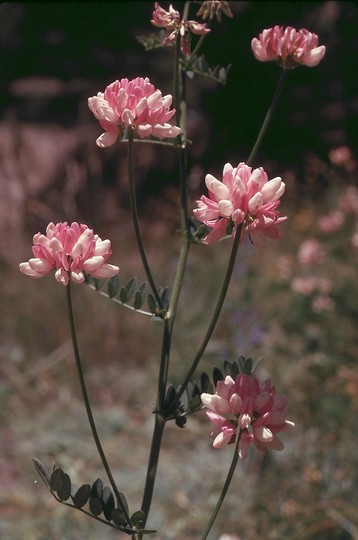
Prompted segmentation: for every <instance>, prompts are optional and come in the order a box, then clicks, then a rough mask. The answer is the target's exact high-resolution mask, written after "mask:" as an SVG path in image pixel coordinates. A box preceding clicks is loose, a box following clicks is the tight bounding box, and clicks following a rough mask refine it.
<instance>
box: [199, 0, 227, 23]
mask: <svg viewBox="0 0 358 540" xmlns="http://www.w3.org/2000/svg"><path fill="white" fill-rule="evenodd" d="M221 13H224V15H226V16H227V17H233V14H232V11H231V9H230V6H229V4H228V2H226V1H225V0H205V1H204V2H203V3H202V4H201V6H200V8H199V11H198V13H197V14H196V15H197V17H202V18H203V19H209V20H211V19H213V18H214V17H216V19H217V20H218V22H219V23H220V22H221Z"/></svg>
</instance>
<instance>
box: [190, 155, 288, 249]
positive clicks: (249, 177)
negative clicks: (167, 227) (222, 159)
mask: <svg viewBox="0 0 358 540" xmlns="http://www.w3.org/2000/svg"><path fill="white" fill-rule="evenodd" d="M205 183H206V187H207V188H208V190H209V197H206V196H205V195H202V197H201V198H200V200H198V201H197V204H198V207H197V208H195V209H194V211H193V213H194V216H195V217H196V219H197V220H198V221H200V222H202V223H205V225H207V226H208V227H211V229H212V230H211V231H210V232H209V234H208V235H207V236H206V238H204V243H206V244H213V243H214V242H217V241H218V240H220V239H221V238H223V237H225V236H226V235H227V234H228V232H229V231H230V230H231V229H232V233H233V234H235V232H236V229H237V227H238V226H239V225H240V224H243V225H244V229H246V230H247V231H248V233H249V236H250V239H251V241H252V242H253V243H254V244H258V245H263V244H264V241H265V237H270V238H275V239H276V238H279V237H280V235H281V231H280V230H279V228H278V227H277V225H278V224H279V223H281V222H282V221H284V220H285V219H286V216H281V217H280V214H279V212H278V211H277V207H278V206H279V204H280V201H279V199H280V197H281V195H282V194H283V193H284V191H285V184H284V183H283V182H282V180H281V178H280V177H276V178H273V179H272V180H270V181H268V177H267V174H266V172H265V171H264V169H263V168H262V167H260V168H259V169H254V170H253V169H252V168H251V167H249V166H248V165H246V164H245V163H239V165H238V166H237V167H232V165H230V163H226V165H225V166H224V170H223V180H222V182H221V181H220V180H217V179H216V178H215V177H214V176H213V175H211V174H207V175H206V177H205ZM243 232H244V230H243Z"/></svg>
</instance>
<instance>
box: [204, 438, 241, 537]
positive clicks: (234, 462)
mask: <svg viewBox="0 0 358 540" xmlns="http://www.w3.org/2000/svg"><path fill="white" fill-rule="evenodd" d="M239 440H240V435H239V436H238V438H237V442H236V444H235V451H234V456H233V458H232V462H231V465H230V469H229V472H228V473H227V477H226V480H225V483H224V485H223V488H222V490H221V493H220V497H219V499H218V502H217V503H216V506H215V508H214V511H213V513H212V515H211V517H210V520H209V523H208V525H207V527H206V529H205V532H204V533H203V535H202V537H201V539H200V540H206V538H207V537H208V534H209V532H210V530H211V527H212V526H213V524H214V521H215V519H216V517H217V515H218V513H219V511H220V508H221V506H222V504H223V502H224V499H225V496H226V493H227V491H228V489H229V487H230V484H231V480H232V477H233V475H234V472H235V468H236V465H237V462H238V459H239V454H238V447H239Z"/></svg>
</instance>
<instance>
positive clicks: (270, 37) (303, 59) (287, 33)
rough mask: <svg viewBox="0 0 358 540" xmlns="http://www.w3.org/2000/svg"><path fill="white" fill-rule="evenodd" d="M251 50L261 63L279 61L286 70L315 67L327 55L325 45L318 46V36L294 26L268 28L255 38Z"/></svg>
mask: <svg viewBox="0 0 358 540" xmlns="http://www.w3.org/2000/svg"><path fill="white" fill-rule="evenodd" d="M251 48H252V52H253V53H254V56H255V58H256V59H257V60H259V61H260V62H270V61H277V62H279V64H280V65H281V67H283V68H284V69H292V68H294V67H296V66H298V65H303V66H308V67H314V66H317V64H319V63H320V61H321V60H322V58H323V57H324V55H325V53H326V47H325V46H324V45H320V46H319V45H318V36H317V35H316V34H314V33H312V32H309V31H308V30H306V29H305V28H302V29H301V30H296V29H295V28H292V26H287V27H286V28H284V27H283V26H274V27H273V28H267V29H265V30H263V32H262V33H261V34H260V35H259V37H258V38H253V40H252V41H251Z"/></svg>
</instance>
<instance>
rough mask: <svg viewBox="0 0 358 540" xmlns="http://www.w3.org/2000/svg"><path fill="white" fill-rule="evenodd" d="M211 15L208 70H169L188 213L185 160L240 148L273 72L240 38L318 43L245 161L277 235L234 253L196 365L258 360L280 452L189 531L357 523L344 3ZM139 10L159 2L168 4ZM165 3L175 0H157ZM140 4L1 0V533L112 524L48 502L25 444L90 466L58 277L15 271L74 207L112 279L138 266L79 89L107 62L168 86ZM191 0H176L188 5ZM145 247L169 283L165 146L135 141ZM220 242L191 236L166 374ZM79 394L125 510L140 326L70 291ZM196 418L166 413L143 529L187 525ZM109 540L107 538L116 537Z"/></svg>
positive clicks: (263, 535) (205, 464) (148, 425)
mask: <svg viewBox="0 0 358 540" xmlns="http://www.w3.org/2000/svg"><path fill="white" fill-rule="evenodd" d="M229 4H230V7H231V9H232V12H233V14H234V17H233V18H232V19H229V18H226V17H224V16H223V18H222V22H221V24H219V23H218V22H216V21H214V22H213V24H212V32H211V34H210V35H209V36H208V37H207V39H206V42H205V49H204V50H205V54H206V58H207V61H208V63H209V65H211V66H216V65H224V66H227V65H231V68H230V71H229V76H228V80H227V84H226V85H224V86H221V85H219V84H218V83H216V82H215V81H212V80H210V79H208V78H205V77H200V76H195V77H194V78H193V79H190V80H188V136H189V138H190V139H191V140H192V145H191V146H190V148H189V155H188V172H189V188H190V190H189V198H190V208H193V207H194V206H195V200H196V199H197V198H199V197H200V195H201V194H202V193H203V189H204V178H205V174H206V173H208V172H210V173H212V174H214V175H217V176H218V177H219V176H220V174H221V172H222V168H223V166H224V164H225V163H227V162H231V163H232V164H233V165H236V164H237V163H239V162H240V161H245V159H247V157H248V155H249V153H250V151H251V148H252V146H253V144H254V142H255V139H256V136H257V134H258V131H259V129H260V126H261V123H262V121H263V118H264V116H265V114H266V110H267V108H268V106H269V104H270V101H271V97H272V95H273V92H274V90H275V87H276V84H277V82H278V79H279V76H280V68H279V67H278V66H276V65H275V64H272V63H260V62H257V61H256V60H255V59H254V57H253V55H252V52H251V48H250V42H251V39H252V38H253V37H255V36H257V35H258V34H259V33H260V32H261V31H262V30H263V29H264V28H268V27H270V26H273V25H275V24H279V25H284V26H286V25H291V26H294V27H296V28H301V27H306V28H307V29H309V30H310V31H313V32H316V33H317V34H318V35H319V39H320V44H324V45H326V47H327V52H326V56H325V58H324V59H323V60H322V62H321V63H320V64H319V65H318V66H317V67H315V68H306V67H302V68H298V69H295V70H293V71H290V72H289V73H288V77H287V80H286V85H285V87H284V89H283V92H282V96H281V99H280V102H279V104H278V108H277V111H276V114H275V116H274V119H273V122H272V124H271V125H270V127H269V130H268V132H267V135H266V137H265V139H264V141H263V144H262V147H261V149H260V152H259V155H258V156H257V158H256V163H255V166H264V168H265V170H266V171H267V172H268V175H269V177H270V178H273V177H274V176H277V175H279V176H281V177H282V178H283V180H284V181H285V183H286V186H287V189H286V194H285V195H284V197H283V203H282V212H283V214H286V215H287V216H288V220H287V222H286V223H285V224H284V225H283V226H282V229H283V233H284V234H283V236H282V239H280V240H279V241H278V242H271V243H269V244H268V246H267V247H266V248H264V249H261V248H260V249H259V248H256V247H254V246H251V245H250V243H249V242H247V243H245V244H244V245H242V246H241V247H240V252H239V257H238V261H237V265H236V268H235V272H234V279H233V282H232V285H231V288H230V291H229V295H228V300H227V303H226V305H225V307H224V310H223V314H222V317H221V319H220V322H219V325H218V328H217V330H216V332H215V335H214V338H213V340H212V342H211V343H210V346H209V347H208V349H207V352H206V354H205V357H204V359H203V364H202V366H201V369H200V370H199V373H198V374H199V375H200V371H201V370H207V371H208V372H210V371H211V370H212V369H213V367H214V366H219V367H222V363H223V361H224V360H225V359H228V360H230V361H233V360H236V359H237V358H238V357H239V355H241V354H242V355H245V356H251V357H253V358H254V359H257V358H259V357H263V361H262V363H261V364H260V367H259V369H258V371H257V374H258V376H259V377H260V378H263V379H264V378H268V377H270V378H272V380H273V382H274V384H275V385H276V386H277V390H278V392H279V393H287V394H288V395H289V418H290V419H292V420H293V421H294V422H295V423H296V428H295V430H294V431H292V432H290V433H288V434H287V435H284V443H285V450H284V451H283V452H280V453H275V454H274V453H268V454H265V455H264V454H260V453H258V452H252V453H251V454H250V456H249V458H248V459H247V460H246V461H245V462H243V463H239V465H238V469H237V471H236V474H235V479H234V481H233V483H232V486H231V488H230V492H229V494H228V497H227V500H226V501H225V504H224V507H223V511H222V513H221V514H220V516H219V518H218V519H217V522H216V523H215V527H214V528H213V531H212V533H211V536H210V539H212V540H214V539H215V540H216V539H217V540H219V538H220V536H221V535H222V534H224V533H225V534H231V535H235V540H238V539H240V540H263V539H273V540H276V539H277V540H283V539H287V538H290V540H302V539H305V540H306V539H307V540H308V539H313V540H348V539H354V540H357V539H358V520H357V504H358V472H357V471H358V452H357V445H358V435H357V433H358V421H357V413H358V369H357V351H358V340H357V315H358V298H357V252H358V186H357V180H358V173H357V143H358V140H357V139H358V136H357V111H358V92H357V89H358V81H357V50H358V33H357V28H358V9H357V6H356V4H355V3H353V2H336V1H328V2H256V1H253V2H244V1H243V2H229ZM160 5H162V7H164V8H165V9H168V6H169V3H168V2H162V3H161V4H160ZM174 7H175V8H176V9H179V10H181V9H182V8H183V2H176V3H174ZM153 8H154V3H152V2H116V3H115V2H81V3H80V2H71V3H70V2H66V3H62V2H61V3H60V2H59V3H57V2H52V3H51V4H45V3H40V2H39V3H34V2H26V3H17V2H10V3H7V2H5V3H1V4H0V55H1V62H0V272H1V285H0V287H1V288H0V294H1V301H0V339H1V341H0V411H1V412H0V418H1V423H0V481H1V485H2V489H1V493H0V536H1V537H3V538H7V539H8V540H77V539H82V538H83V537H85V536H86V537H87V538H88V539H89V540H92V539H95V538H99V537H100V538H102V540H106V539H111V538H118V537H121V538H122V537H123V535H122V536H121V535H118V534H116V532H115V531H113V530H111V529H110V528H108V527H105V526H103V525H101V524H99V523H97V522H95V521H93V520H91V519H90V518H88V517H86V516H83V515H82V514H80V513H79V512H75V511H74V510H70V509H68V508H66V507H65V506H62V505H60V504H58V503H57V502H56V501H55V500H54V499H53V498H52V497H51V495H50V494H49V493H48V491H47V489H46V487H45V486H44V485H43V484H42V482H41V480H40V479H39V478H38V476H37V473H36V471H35V470H34V468H33V466H32V463H31V461H30V457H31V456H35V457H37V458H39V459H41V460H42V461H43V462H44V463H45V464H47V465H48V467H50V466H51V465H52V463H56V464H57V465H59V466H61V467H63V468H64V469H65V470H66V471H67V472H68V473H69V474H70V476H71V479H72V480H73V481H74V482H75V483H78V484H81V483H86V482H89V483H92V482H93V481H94V480H95V479H96V478H97V477H98V476H100V477H102V478H103V480H104V481H105V478H104V473H103V471H102V470H101V467H100V463H99V461H98V458H97V455H96V450H95V447H94V444H93V442H92V440H91V437H90V433H89V428H88V427H87V420H86V417H85V412H84V408H83V405H82V402H81V397H80V393H79V386H78V382H77V378H76V373H75V368H74V362H73V354H72V349H71V343H70V335H69V327H68V321H67V318H66V302H65V294H64V292H65V291H64V289H63V288H62V287H60V286H59V285H58V284H57V283H56V282H55V280H54V279H53V277H51V276H48V277H46V278H44V279H43V280H41V281H37V280H31V279H28V278H26V277H25V276H23V275H22V274H20V272H19V271H18V264H19V263H20V262H22V261H26V260H28V259H29V258H30V257H31V245H32V237H33V235H34V234H35V233H37V232H38V231H41V232H44V231H45V228H46V226H47V224H48V223H49V222H50V221H55V222H57V221H68V222H71V221H79V222H84V223H86V224H87V225H88V226H89V227H91V228H93V229H94V230H95V232H96V233H98V234H99V235H100V236H101V237H102V238H110V239H111V241H112V246H113V255H112V259H111V262H113V264H118V265H119V266H120V276H121V280H122V282H124V283H125V282H126V281H127V280H128V279H129V278H130V277H132V276H133V275H136V276H137V277H138V280H139V281H140V282H141V281H143V280H144V279H145V277H144V275H143V271H142V269H141V267H140V264H139V259H138V256H137V253H136V249H135V242H134V236H133V231H132V225H131V220H130V215H129V204H128V189H127V161H126V146H125V145H124V144H119V143H118V144H116V145H114V146H113V147H111V148H108V149H99V148H98V147H97V146H96V145H95V140H96V138H97V137H98V136H99V135H100V133H101V128H100V126H99V125H98V123H97V121H96V120H95V119H94V118H93V115H92V114H91V113H90V111H89V110H88V106H87V99H88V97H90V96H93V95H95V94H97V92H99V91H103V90H104V89H105V87H106V85H107V84H109V83H111V82H113V81H114V80H116V79H120V78H123V77H127V78H129V79H130V78H133V77H136V76H143V77H144V76H148V77H149V78H150V79H151V82H152V83H153V84H154V85H155V86H156V87H157V88H160V89H161V90H162V92H163V94H166V93H172V60H173V49H171V48H166V49H155V50H153V51H150V52H145V51H144V49H143V47H142V45H141V44H140V43H139V41H138V40H137V36H138V35H149V34H150V33H153V32H156V31H157V29H156V28H154V27H153V26H152V25H151V24H150V19H151V17H152V12H153ZM198 8H199V3H197V2H192V6H191V18H194V19H195V18H196V17H195V14H196V12H197V10H198ZM135 168H136V182H137V189H138V197H139V207H140V208H139V210H140V215H141V220H142V227H143V234H144V242H145V245H146V247H147V249H148V257H149V260H150V263H151V265H152V267H153V272H154V274H155V276H156V279H157V283H159V284H161V285H163V286H166V285H169V286H170V285H171V283H172V279H173V275H174V272H175V267H176V261H177V255H178V252H179V249H180V234H179V231H178V229H179V219H178V214H177V203H178V189H177V186H178V169H177V156H176V154H175V151H174V150H173V149H170V148H167V147H161V146H159V145H150V144H141V145H137V146H136V147H135ZM229 249H230V246H229V243H225V242H223V243H220V244H219V245H216V246H212V247H210V248H207V247H205V246H196V245H195V246H193V247H192V249H191V254H190V260H189V265H188V272H187V277H186V280H185V283H184V289H183V297H182V301H181V303H180V306H179V313H178V318H177V331H176V334H175V339H174V343H173V350H172V361H173V363H172V368H171V374H170V380H171V382H173V384H179V382H180V380H181V378H182V377H183V375H184V373H185V371H186V367H185V366H186V365H188V362H189V361H190V359H191V358H192V357H193V356H194V355H195V353H196V351H197V348H198V346H199V345H200V343H201V339H202V336H203V334H204V332H205V329H206V324H207V323H208V321H209V319H210V314H211V312H212V309H213V306H214V303H215V299H216V297H217V293H218V290H219V287H220V284H221V279H222V276H223V273H224V271H225V268H226V261H227V256H228V253H229ZM73 292H74V306H75V307H74V309H75V316H76V320H77V325H78V334H79V342H80V348H81V353H82V356H83V361H84V364H85V370H86V379H87V381H88V386H89V393H90V396H91V399H92V402H93V406H94V411H95V416H96V419H97V422H98V425H99V431H100V433H101V436H102V437H103V443H104V447H105V450H106V452H107V453H108V457H109V461H110V462H111V464H113V468H114V471H115V476H116V478H118V483H119V487H120V489H121V490H122V491H123V492H124V493H125V494H126V496H127V498H128V502H129V504H130V508H131V510H132V511H134V510H137V509H138V508H139V506H140V503H141V494H142V489H143V484H144V476H145V470H146V460H147V457H148V452H149V445H150V438H151V432H152V427H153V418H152V415H151V412H152V410H153V407H154V404H155V391H156V373H157V365H158V354H159V351H160V337H161V328H160V325H156V324H155V323H153V322H151V321H150V320H149V319H147V318H145V317H141V316H140V315H139V314H133V313H132V312H129V311H128V310H126V309H124V308H123V307H121V306H119V305H118V304H115V303H113V302H111V301H110V300H108V299H106V298H104V297H102V296H100V295H99V294H98V293H96V292H94V291H92V290H91V289H89V288H88V287H86V286H83V287H78V288H74V291H73ZM210 429H211V426H210V425H209V422H208V421H207V419H206V418H205V415H203V414H202V413H199V414H197V415H195V416H192V417H190V418H189V420H188V423H187V426H186V427H185V429H181V430H180V429H179V428H177V427H176V426H174V425H171V424H170V425H168V426H167V430H166V433H165V438H164V444H163V451H162V454H161V461H160V464H159V473H158V481H157V484H156V494H155V500H154V504H153V509H152V514H151V517H150V519H149V522H148V525H149V526H150V527H153V528H156V529H158V531H159V532H158V534H157V535H156V536H155V538H157V539H158V540H174V539H175V540H194V539H197V538H199V537H200V531H201V530H202V529H203V527H204V524H205V523H206V519H207V517H208V515H209V512H210V511H211V509H212V508H213V506H214V505H215V503H216V499H217V496H218V493H219V490H220V488H221V485H222V482H223V480H224V478H225V475H226V472H227V468H228V466H229V463H230V461H231V457H232V456H231V447H228V448H226V449H223V450H221V451H219V450H214V449H212V447H211V441H210V439H209V437H208V433H209V431H210ZM125 537H126V536H124V538H125Z"/></svg>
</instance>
